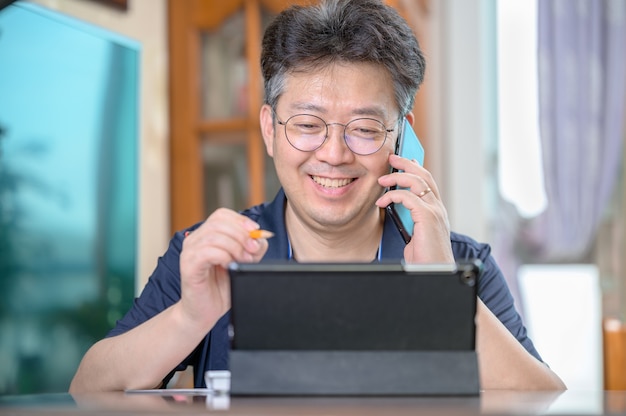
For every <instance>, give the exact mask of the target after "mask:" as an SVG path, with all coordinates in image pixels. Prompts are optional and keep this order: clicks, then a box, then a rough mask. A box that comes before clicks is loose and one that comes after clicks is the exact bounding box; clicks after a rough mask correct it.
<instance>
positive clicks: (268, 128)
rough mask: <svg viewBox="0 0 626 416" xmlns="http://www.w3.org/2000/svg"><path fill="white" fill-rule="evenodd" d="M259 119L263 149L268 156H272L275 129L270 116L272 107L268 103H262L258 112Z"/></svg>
mask: <svg viewBox="0 0 626 416" xmlns="http://www.w3.org/2000/svg"><path fill="white" fill-rule="evenodd" d="M259 120H260V123H261V134H262V135H263V141H264V142H265V151H266V152H267V154H268V155H269V156H270V157H274V139H275V138H276V131H275V129H274V120H273V118H272V108H271V107H270V106H269V105H267V104H263V106H262V107H261V112H260V114H259Z"/></svg>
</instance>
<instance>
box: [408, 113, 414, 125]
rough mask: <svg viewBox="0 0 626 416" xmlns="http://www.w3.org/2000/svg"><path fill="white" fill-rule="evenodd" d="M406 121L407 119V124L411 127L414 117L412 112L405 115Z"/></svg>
mask: <svg viewBox="0 0 626 416" xmlns="http://www.w3.org/2000/svg"><path fill="white" fill-rule="evenodd" d="M406 119H407V121H408V122H409V124H410V125H411V126H412V125H413V122H415V115H414V114H413V112H409V113H408V114H407V115H406Z"/></svg>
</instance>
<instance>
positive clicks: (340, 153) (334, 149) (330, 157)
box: [315, 123, 354, 165]
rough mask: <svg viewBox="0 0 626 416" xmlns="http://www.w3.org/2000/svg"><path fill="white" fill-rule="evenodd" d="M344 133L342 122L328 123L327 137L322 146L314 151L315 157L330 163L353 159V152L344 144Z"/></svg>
mask: <svg viewBox="0 0 626 416" xmlns="http://www.w3.org/2000/svg"><path fill="white" fill-rule="evenodd" d="M344 133H345V125H344V124H340V123H330V124H328V137H326V141H325V142H324V144H323V145H322V147H320V148H319V149H317V151H316V152H315V156H316V157H317V159H319V160H320V161H324V162H326V163H328V164H330V165H341V164H345V163H350V162H351V161H352V160H354V153H352V150H350V148H349V147H348V145H347V144H346V141H345V139H344Z"/></svg>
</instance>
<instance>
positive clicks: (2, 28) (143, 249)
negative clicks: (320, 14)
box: [0, 0, 626, 394]
mask: <svg viewBox="0 0 626 416" xmlns="http://www.w3.org/2000/svg"><path fill="white" fill-rule="evenodd" d="M292 3H296V1H288V0H245V1H244V0H239V1H236V0H233V1H228V2H224V1H217V0H169V1H167V0H24V1H10V0H9V1H7V0H3V1H0V7H2V8H1V9H0V394H27V393H42V392H61V391H66V390H67V388H68V386H69V382H70V380H71V377H72V376H73V374H74V371H75V370H76V368H77V366H78V363H79V362H80V359H81V357H82V355H83V354H84V352H85V351H86V350H87V348H88V347H89V346H90V345H91V344H92V343H94V342H95V341H97V340H98V339H100V338H102V337H103V336H104V335H105V334H106V332H107V331H108V330H109V329H110V328H111V327H112V326H113V325H114V324H115V321H116V320H117V319H118V318H119V317H121V315H122V314H123V313H124V312H125V311H126V310H127V309H128V308H129V307H130V305H131V303H132V299H133V297H134V296H135V295H136V294H138V293H139V291H141V288H142V287H143V285H144V284H145V282H146V281H147V279H148V277H149V276H150V274H151V272H152V270H153V268H154V267H155V265H156V261H157V259H158V257H159V256H160V255H161V254H162V253H163V252H164V251H165V250H166V248H167V245H168V241H169V238H170V237H171V235H172V233H173V232H174V231H176V230H178V229H181V228H183V227H187V226H189V225H191V224H194V223H195V222H198V221H201V220H202V219H204V218H205V217H206V216H207V215H208V214H210V213H211V212H212V211H213V210H214V209H215V208H217V207H220V206H227V207H231V208H234V209H241V208H244V207H246V206H249V205H251V204H256V203H259V202H261V201H264V200H267V199H271V198H273V195H274V193H275V192H276V190H277V189H278V183H277V180H276V177H275V174H274V170H273V166H272V163H271V159H269V158H268V157H267V156H266V155H265V152H264V148H263V144H262V140H261V137H260V132H259V128H258V110H259V108H260V105H261V102H262V94H263V92H262V80H261V76H260V70H259V65H258V59H259V58H258V57H259V54H260V40H261V36H262V32H263V28H264V27H265V26H266V25H267V24H268V22H269V21H270V20H271V18H272V16H274V15H275V14H277V13H278V12H279V11H280V10H281V9H283V8H284V7H286V6H288V5H289V4H292ZM387 3H389V4H390V5H392V6H393V7H396V8H397V9H398V10H399V12H400V13H401V14H402V15H403V16H404V17H405V18H406V19H407V21H408V22H409V23H410V24H411V26H412V27H413V29H414V31H415V33H416V35H417V36H418V39H419V41H420V44H421V46H422V48H423V50H424V52H425V55H426V58H427V70H426V78H425V83H424V85H423V86H422V88H421V89H420V91H419V92H418V95H417V97H416V106H415V114H416V126H415V128H416V132H417V134H418V136H419V137H420V139H421V141H422V143H423V145H424V147H425V150H426V158H425V166H426V167H427V168H428V169H429V170H430V171H431V172H432V173H433V175H434V177H435V179H436V180H437V183H438V186H439V188H440V190H441V194H442V196H443V199H444V202H445V203H446V206H447V208H448V214H449V217H450V222H451V226H452V229H453V230H455V231H458V232H462V233H466V234H469V235H470V236H472V237H474V238H475V239H477V240H479V241H484V242H489V243H490V244H491V245H492V249H493V253H494V255H495V257H496V259H497V260H498V262H499V263H500V265H501V267H502V269H503V271H504V272H505V275H506V277H507V280H508V282H509V285H510V287H511V291H512V293H513V295H514V297H515V299H516V303H517V307H518V309H519V310H520V313H521V314H522V316H523V317H524V320H525V322H526V324H527V326H528V328H529V331H530V333H531V337H532V338H533V340H534V341H535V344H536V345H537V347H538V350H539V351H540V353H541V354H542V356H543V358H544V360H545V361H546V362H547V363H548V364H549V365H550V366H551V367H552V368H553V369H554V370H555V371H556V372H557V373H558V374H560V375H561V376H562V378H563V379H564V380H565V381H566V383H567V384H568V385H569V387H570V388H573V389H591V390H593V389H602V388H622V389H626V381H625V378H626V374H625V372H624V371H625V370H624V368H626V361H624V360H625V358H624V356H625V355H626V341H625V338H626V335H624V334H625V333H626V330H625V329H624V322H626V276H625V268H626V267H625V266H626V265H625V260H624V259H625V258H626V256H625V255H624V254H625V253H624V236H625V235H626V224H624V214H623V212H624V209H623V206H624V198H625V194H624V180H623V159H624V148H623V142H624V136H625V133H624V132H625V129H624V119H625V117H624V116H625V115H626V110H625V102H626V86H625V84H626V46H625V45H626V2H624V1H623V0H600V1H596V0H572V1H568V2H564V1H559V0H538V1H528V0H472V1H467V0H437V1H434V0H396V1H392V0H388V1H387ZM620 360H622V361H620Z"/></svg>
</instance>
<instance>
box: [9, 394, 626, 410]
mask: <svg viewBox="0 0 626 416" xmlns="http://www.w3.org/2000/svg"><path fill="white" fill-rule="evenodd" d="M178 413H181V414H187V415H197V414H207V413H221V414H229V415H231V414H232V415H252V414H254V415H374V414H376V415H379V414H385V415H387V414H393V415H405V414H411V415H415V414H428V415H491V414H497V415H535V414H537V415H538V414H560V415H568V414H586V415H592V414H599V415H614V414H615V415H617V414H621V415H624V414H626V391H597V392H593V391H566V392H563V393H550V392H519V391H485V392H482V393H481V394H480V396H474V397H229V396H227V395H222V396H212V395H210V394H208V393H206V392H204V391H168V392H164V393H160V394H157V393H151V394H137V393H135V394H129V393H123V392H117V393H98V394H85V395H76V396H71V395H69V394H65V393H62V394H61V393H60V394H42V395H23V396H4V397H0V414H11V415H61V414H63V415H118V414H127V415H141V414H178Z"/></svg>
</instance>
